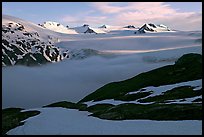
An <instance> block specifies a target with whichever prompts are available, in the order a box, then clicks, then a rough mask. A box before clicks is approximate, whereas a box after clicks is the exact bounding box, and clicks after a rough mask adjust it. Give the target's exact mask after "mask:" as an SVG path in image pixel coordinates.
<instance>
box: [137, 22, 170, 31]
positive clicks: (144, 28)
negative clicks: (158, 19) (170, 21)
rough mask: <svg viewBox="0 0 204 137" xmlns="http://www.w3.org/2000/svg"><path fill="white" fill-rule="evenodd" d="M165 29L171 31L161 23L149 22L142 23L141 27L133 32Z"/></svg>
mask: <svg viewBox="0 0 204 137" xmlns="http://www.w3.org/2000/svg"><path fill="white" fill-rule="evenodd" d="M165 31H171V30H170V29H169V28H168V27H167V26H165V25H163V24H160V25H155V24H153V23H149V24H144V25H143V26H142V27H140V28H139V30H138V31H136V32H135V34H137V33H146V32H165Z"/></svg>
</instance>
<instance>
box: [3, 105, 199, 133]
mask: <svg viewBox="0 0 204 137" xmlns="http://www.w3.org/2000/svg"><path fill="white" fill-rule="evenodd" d="M32 110H39V111H41V113H40V114H39V115H37V116H34V117H31V118H28V119H27V120H25V124H24V125H23V126H19V127H16V128H14V129H12V130H10V131H8V132H7V134H8V135H201V134H202V121H201V120H184V121H153V120H123V121H112V120H102V119H99V118H95V117H91V116H88V114H90V113H88V112H84V111H78V110H73V109H65V108H39V109H32Z"/></svg>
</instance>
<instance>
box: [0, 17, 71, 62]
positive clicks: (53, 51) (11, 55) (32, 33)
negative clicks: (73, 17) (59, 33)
mask: <svg viewBox="0 0 204 137" xmlns="http://www.w3.org/2000/svg"><path fill="white" fill-rule="evenodd" d="M50 34H52V33H51V32H50V31H49V30H47V29H43V28H42V27H40V26H38V25H35V24H33V23H30V22H28V21H24V20H21V19H18V18H15V17H11V16H7V15H3V16H2V66H9V65H16V64H21V65H27V66H30V65H39V64H44V63H46V62H58V61H60V60H62V59H64V58H68V57H69V55H68V51H63V50H61V49H60V48H58V47H56V46H54V43H55V42H56V41H57V39H58V38H55V37H53V36H50Z"/></svg>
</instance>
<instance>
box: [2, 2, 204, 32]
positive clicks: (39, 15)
mask: <svg viewBox="0 0 204 137" xmlns="http://www.w3.org/2000/svg"><path fill="white" fill-rule="evenodd" d="M2 13H3V14H6V15H11V16H15V17H18V18H21V19H24V20H28V21H32V22H34V23H36V24H39V23H43V22H45V21H55V22H59V23H61V24H63V25H68V26H70V27H76V26H81V25H83V24H89V25H90V26H92V27H99V26H101V25H103V24H106V25H114V26H126V25H134V26H136V27H141V26H142V25H143V24H144V23H155V24H164V25H166V26H168V27H169V28H171V29H177V30H201V29H202V2H2Z"/></svg>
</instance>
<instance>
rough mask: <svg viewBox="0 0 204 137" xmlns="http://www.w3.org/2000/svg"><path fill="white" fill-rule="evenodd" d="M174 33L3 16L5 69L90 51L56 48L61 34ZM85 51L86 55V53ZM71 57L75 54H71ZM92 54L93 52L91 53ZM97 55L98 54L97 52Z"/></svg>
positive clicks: (146, 26) (160, 27)
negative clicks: (76, 51) (73, 25)
mask: <svg viewBox="0 0 204 137" xmlns="http://www.w3.org/2000/svg"><path fill="white" fill-rule="evenodd" d="M161 31H171V30H170V29H169V28H168V27H167V26H165V25H155V24H144V25H143V26H142V27H140V28H137V27H135V26H133V25H127V26H125V27H120V26H109V25H102V26H100V27H98V28H93V27H90V26H89V25H88V24H84V25H82V26H79V27H73V28H69V27H68V26H66V27H65V26H63V25H62V24H60V23H58V22H52V21H46V22H44V23H43V24H38V25H37V24H34V23H32V22H29V21H24V20H22V19H18V18H15V17H12V16H7V15H3V17H2V66H9V65H18V64H19V65H20V64H21V65H27V66H30V65H40V64H44V63H47V62H58V61H61V60H63V59H64V58H70V57H76V56H75V55H78V56H80V55H81V56H82V57H77V58H84V54H87V50H82V51H80V53H81V54H78V53H77V54H76V53H74V52H70V53H69V51H68V50H64V49H60V48H58V47H56V46H55V43H56V42H59V37H60V36H61V34H64V35H65V34H70V35H71V34H73V35H77V34H107V33H111V32H114V33H115V32H116V33H120V34H123V33H124V34H127V33H130V34H133V35H134V33H135V34H138V33H146V32H161ZM85 52H86V53H85ZM71 54H72V55H71ZM90 54H92V53H90ZM94 54H95V53H94Z"/></svg>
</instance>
